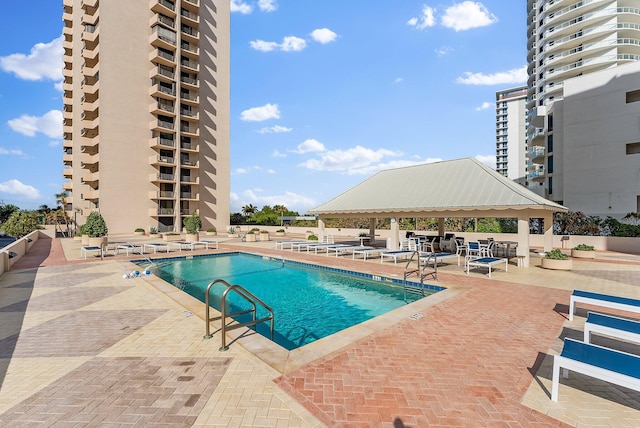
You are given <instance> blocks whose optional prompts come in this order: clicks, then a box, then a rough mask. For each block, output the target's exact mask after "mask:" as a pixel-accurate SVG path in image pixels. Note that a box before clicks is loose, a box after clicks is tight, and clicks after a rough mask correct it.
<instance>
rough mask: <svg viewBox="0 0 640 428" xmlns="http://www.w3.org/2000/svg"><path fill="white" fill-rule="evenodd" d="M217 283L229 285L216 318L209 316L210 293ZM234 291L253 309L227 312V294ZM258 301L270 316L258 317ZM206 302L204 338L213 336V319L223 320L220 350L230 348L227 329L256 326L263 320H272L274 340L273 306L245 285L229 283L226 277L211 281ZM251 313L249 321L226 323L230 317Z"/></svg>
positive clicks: (271, 333)
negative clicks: (251, 318)
mask: <svg viewBox="0 0 640 428" xmlns="http://www.w3.org/2000/svg"><path fill="white" fill-rule="evenodd" d="M215 284H223V285H224V286H225V287H227V289H226V290H224V292H223V293H222V299H221V302H220V316H218V317H214V318H210V317H209V312H210V308H211V307H210V306H209V295H210V291H211V287H213V286H214V285H215ZM231 291H234V292H235V293H236V294H237V295H238V296H240V297H242V298H243V299H244V300H246V301H247V302H248V303H249V304H250V305H251V309H246V310H243V311H239V312H235V313H232V314H227V294H229V292H231ZM256 303H258V304H259V305H260V306H262V307H263V308H265V309H266V310H267V311H268V312H269V316H268V317H264V318H260V319H256ZM204 304H205V323H206V328H205V335H204V338H205V339H211V337H213V334H211V326H210V324H211V321H217V320H222V322H221V327H220V332H221V335H222V336H221V339H222V346H221V347H220V349H219V350H220V351H226V350H228V349H229V347H228V346H227V331H228V330H235V329H236V328H242V327H248V326H255V325H257V324H259V323H261V322H265V321H270V323H269V325H270V329H269V333H270V339H271V340H272V341H273V324H274V319H273V309H271V307H270V306H269V305H267V304H266V303H264V302H263V301H262V300H260V299H259V298H258V297H256V296H255V295H254V294H252V293H251V292H250V291H249V290H247V289H245V288H244V287H242V286H240V285H237V284H236V285H231V284H229V283H228V282H227V281H225V280H224V279H216V280H214V281H211V282H210V283H209V285H207V291H206V293H205V296H204ZM248 313H251V314H252V316H253V320H252V321H249V322H245V323H239V324H234V325H231V326H227V324H226V319H227V318H229V317H235V316H238V315H244V314H248Z"/></svg>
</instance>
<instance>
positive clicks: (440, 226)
mask: <svg viewBox="0 0 640 428" xmlns="http://www.w3.org/2000/svg"><path fill="white" fill-rule="evenodd" d="M438 236H444V217H440V218H438Z"/></svg>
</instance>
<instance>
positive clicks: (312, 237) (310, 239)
mask: <svg viewBox="0 0 640 428" xmlns="http://www.w3.org/2000/svg"><path fill="white" fill-rule="evenodd" d="M307 240H309V241H317V240H318V237H317V236H316V235H309V237H308V238H307Z"/></svg>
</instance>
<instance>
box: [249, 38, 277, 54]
mask: <svg viewBox="0 0 640 428" xmlns="http://www.w3.org/2000/svg"><path fill="white" fill-rule="evenodd" d="M249 46H251V48H252V49H255V50H257V51H261V52H271V51H272V50H275V49H278V48H280V45H279V44H278V43H276V42H265V41H264V40H252V41H250V42H249Z"/></svg>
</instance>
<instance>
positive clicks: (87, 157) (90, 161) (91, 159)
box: [80, 153, 100, 168]
mask: <svg viewBox="0 0 640 428" xmlns="http://www.w3.org/2000/svg"><path fill="white" fill-rule="evenodd" d="M80 160H81V162H80V165H81V166H82V167H83V168H90V167H91V166H93V165H97V164H98V163H100V154H99V153H95V154H88V153H83V154H82V156H81V158H80Z"/></svg>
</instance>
